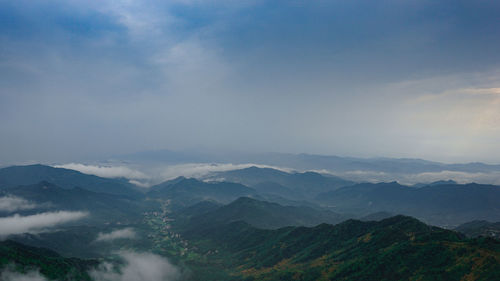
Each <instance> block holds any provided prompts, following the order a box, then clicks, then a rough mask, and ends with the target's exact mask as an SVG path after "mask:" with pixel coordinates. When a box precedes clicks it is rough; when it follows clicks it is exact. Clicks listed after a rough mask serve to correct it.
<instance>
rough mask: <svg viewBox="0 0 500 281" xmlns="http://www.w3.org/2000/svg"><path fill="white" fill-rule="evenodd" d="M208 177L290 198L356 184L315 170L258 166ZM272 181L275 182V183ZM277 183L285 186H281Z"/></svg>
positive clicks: (308, 195) (301, 197) (300, 197)
mask: <svg viewBox="0 0 500 281" xmlns="http://www.w3.org/2000/svg"><path fill="white" fill-rule="evenodd" d="M208 178H210V179H222V180H225V181H231V182H238V183H242V184H245V185H248V186H256V188H259V192H261V193H266V188H267V189H268V190H269V192H271V193H274V194H277V195H280V196H282V197H284V198H289V199H303V198H304V197H308V198H310V197H313V196H315V195H316V194H318V193H321V192H327V191H331V190H336V189H338V188H340V187H343V186H348V185H352V184H354V183H353V182H351V181H347V180H344V179H341V178H338V177H334V176H324V175H321V174H318V173H315V172H305V173H286V172H283V171H279V170H276V169H271V168H257V167H249V168H246V169H240V170H232V171H225V172H217V173H213V174H211V175H210V176H209V177H208ZM270 183H275V185H271V184H270ZM276 184H278V185H281V186H283V187H284V188H280V187H279V186H277V185H276ZM266 185H267V186H266ZM287 189H289V190H291V191H292V192H290V191H288V190H287Z"/></svg>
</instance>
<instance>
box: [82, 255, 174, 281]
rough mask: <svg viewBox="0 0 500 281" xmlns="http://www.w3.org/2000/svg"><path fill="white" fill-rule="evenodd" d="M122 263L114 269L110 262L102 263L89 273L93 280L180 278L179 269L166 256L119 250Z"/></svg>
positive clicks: (153, 280)
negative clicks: (117, 268)
mask: <svg viewBox="0 0 500 281" xmlns="http://www.w3.org/2000/svg"><path fill="white" fill-rule="evenodd" d="M119 256H120V258H121V259H122V260H123V262H124V264H123V266H121V267H120V268H119V270H118V271H116V268H115V267H114V266H113V265H112V264H110V263H105V264H102V265H101V267H100V268H99V269H97V270H94V271H91V272H90V275H91V276H92V277H93V278H94V280H95V281H137V280H142V281H173V280H178V279H179V278H180V271H179V269H178V268H177V267H176V266H174V265H172V264H171V263H170V262H169V261H168V260H167V259H166V258H164V257H161V256H158V255H155V254H151V253H135V252H127V251H124V252H120V253H119Z"/></svg>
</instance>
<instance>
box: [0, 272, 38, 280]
mask: <svg viewBox="0 0 500 281" xmlns="http://www.w3.org/2000/svg"><path fill="white" fill-rule="evenodd" d="M0 280H2V281H46V280H47V278H45V277H43V276H42V275H41V274H40V272H38V271H28V272H27V273H19V272H15V271H12V270H10V269H7V270H5V271H4V272H2V274H1V275H0Z"/></svg>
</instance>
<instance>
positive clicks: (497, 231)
mask: <svg viewBox="0 0 500 281" xmlns="http://www.w3.org/2000/svg"><path fill="white" fill-rule="evenodd" d="M455 230H456V231H458V232H461V233H463V234H465V235H467V236H468V237H478V236H485V237H488V236H489V237H494V238H500V222H488V221H480V220H476V221H471V222H467V223H464V224H461V225H459V226H458V227H456V228H455Z"/></svg>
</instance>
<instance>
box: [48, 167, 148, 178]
mask: <svg viewBox="0 0 500 281" xmlns="http://www.w3.org/2000/svg"><path fill="white" fill-rule="evenodd" d="M54 167H56V168H65V169H71V170H76V171H79V172H82V173H84V174H89V175H96V176H99V177H103V178H126V179H135V180H137V179H147V178H148V176H147V175H146V174H144V173H143V172H140V171H137V170H134V169H131V168H129V167H125V166H99V165H85V164H80V163H69V164H63V165H54Z"/></svg>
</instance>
